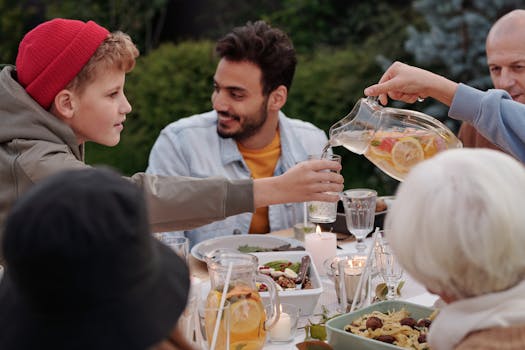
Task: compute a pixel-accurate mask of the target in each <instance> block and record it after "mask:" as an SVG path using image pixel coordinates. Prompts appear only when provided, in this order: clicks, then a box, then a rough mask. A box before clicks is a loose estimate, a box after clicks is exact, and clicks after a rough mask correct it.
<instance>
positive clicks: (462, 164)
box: [386, 149, 525, 350]
mask: <svg viewBox="0 0 525 350" xmlns="http://www.w3.org/2000/svg"><path fill="white" fill-rule="evenodd" d="M524 198H525V168H524V167H523V165H522V164H521V163H519V162H518V161H517V160H515V159H514V158H512V157H510V156H508V155H506V154H504V153H501V152H498V151H492V150H488V149H458V150H450V151H446V152H443V153H441V154H439V155H437V156H435V157H434V158H432V159H430V160H428V161H425V162H422V163H421V164H419V165H418V166H416V167H415V168H414V169H413V170H412V171H411V172H410V174H409V175H408V176H407V178H406V180H405V181H404V182H403V183H402V184H401V185H400V187H399V189H398V191H397V197H396V201H395V203H394V204H393V206H392V208H391V210H390V212H389V214H388V217H387V222H386V227H387V235H388V240H389V242H390V243H391V245H392V248H393V249H394V252H395V253H396V255H397V256H398V258H399V261H400V263H401V264H402V265H403V267H404V268H405V270H406V271H407V272H408V273H409V274H410V275H411V276H412V277H414V278H415V279H416V280H418V281H419V282H421V283H422V284H423V285H425V287H426V288H427V289H428V290H429V291H431V292H432V293H436V294H438V295H439V296H441V298H442V299H443V301H445V302H446V303H447V304H446V306H445V307H443V308H442V310H441V311H440V313H439V315H438V316H437V318H436V319H435V320H434V322H433V324H432V326H431V329H430V333H429V343H430V346H431V348H432V349H433V350H445V349H456V350H466V349H508V350H510V349H525V281H524V277H525V213H524V211H523V209H522V208H523V200H524Z"/></svg>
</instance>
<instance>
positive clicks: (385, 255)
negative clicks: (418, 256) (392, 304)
mask: <svg viewBox="0 0 525 350" xmlns="http://www.w3.org/2000/svg"><path fill="white" fill-rule="evenodd" d="M375 258H376V266H377V270H378V272H379V274H380V275H381V277H383V280H384V281H385V284H386V286H387V288H388V292H387V295H386V298H387V300H392V299H396V298H397V285H398V282H399V280H400V279H401V276H402V275H403V268H402V267H401V265H400V264H399V262H398V261H397V258H396V256H395V255H394V253H393V252H392V248H391V247H390V245H389V244H388V242H387V241H386V240H385V239H382V240H381V244H380V245H379V249H377V250H376V251H375Z"/></svg>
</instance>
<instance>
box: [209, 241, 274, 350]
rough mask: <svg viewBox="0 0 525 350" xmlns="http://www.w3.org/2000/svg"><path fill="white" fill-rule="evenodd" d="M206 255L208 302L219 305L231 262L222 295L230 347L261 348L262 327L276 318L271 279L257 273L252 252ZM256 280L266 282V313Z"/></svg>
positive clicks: (272, 322)
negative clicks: (227, 306) (227, 309)
mask: <svg viewBox="0 0 525 350" xmlns="http://www.w3.org/2000/svg"><path fill="white" fill-rule="evenodd" d="M210 255H211V256H210V257H208V258H206V263H207V265H208V273H209V275H210V283H211V289H210V293H209V294H208V297H207V305H208V306H215V307H216V306H218V305H220V300H221V297H222V292H223V289H224V284H225V281H226V280H227V275H228V269H229V266H230V264H231V275H230V279H229V283H228V293H227V295H226V300H227V301H229V303H230V349H254V350H259V349H262V348H263V346H264V342H265V340H266V331H267V330H269V329H270V328H271V327H273V325H274V324H275V323H276V322H277V320H278V318H279V299H278V295H277V289H276V288H275V283H274V281H273V279H272V278H270V277H269V276H265V275H263V274H259V273H258V268H259V262H258V259H257V257H255V256H254V255H251V254H243V253H236V252H231V251H220V250H218V251H215V252H214V253H213V254H210ZM256 280H258V281H261V282H264V283H265V284H266V285H267V286H268V291H269V294H270V307H269V308H267V310H270V312H271V314H270V315H268V317H267V315H266V312H265V307H264V305H263V303H262V300H261V296H260V295H259V292H258V289H257V287H256V284H255V282H256ZM213 323H214V322H213ZM217 350H219V349H217Z"/></svg>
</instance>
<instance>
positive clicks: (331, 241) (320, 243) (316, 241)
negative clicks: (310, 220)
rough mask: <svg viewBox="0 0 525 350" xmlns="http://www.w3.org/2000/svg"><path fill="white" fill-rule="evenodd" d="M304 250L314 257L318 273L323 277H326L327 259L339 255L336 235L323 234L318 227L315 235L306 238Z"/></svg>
mask: <svg viewBox="0 0 525 350" xmlns="http://www.w3.org/2000/svg"><path fill="white" fill-rule="evenodd" d="M304 248H305V249H306V251H307V252H309V253H310V255H311V256H312V258H313V261H314V264H315V267H316V268H317V271H319V273H320V274H321V275H326V271H325V268H324V266H323V262H324V260H325V259H326V257H328V256H334V255H336V253H337V238H336V235H335V234H334V233H331V232H321V228H320V227H319V226H317V229H316V232H315V233H311V234H309V235H306V236H305V237H304Z"/></svg>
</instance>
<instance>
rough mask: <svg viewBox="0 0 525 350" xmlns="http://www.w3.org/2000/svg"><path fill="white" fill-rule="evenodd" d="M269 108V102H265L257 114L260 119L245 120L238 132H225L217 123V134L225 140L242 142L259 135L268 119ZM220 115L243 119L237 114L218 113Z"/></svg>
mask: <svg viewBox="0 0 525 350" xmlns="http://www.w3.org/2000/svg"><path fill="white" fill-rule="evenodd" d="M267 106H268V100H265V101H264V102H263V103H262V105H261V108H260V109H259V113H257V115H258V117H257V118H255V119H253V118H245V119H244V123H242V124H240V128H239V129H238V130H237V131H225V130H221V128H220V122H219V123H217V133H218V134H219V136H220V137H222V138H224V139H229V138H232V139H234V140H235V141H242V140H246V139H248V138H250V137H252V136H253V135H255V134H257V133H258V132H259V130H261V128H262V127H263V125H264V123H265V122H266V120H267V119H268V111H267V109H266V107H267ZM217 113H219V114H220V115H224V116H228V117H231V118H235V119H237V120H239V121H240V120H241V118H240V117H239V116H238V115H235V114H229V113H223V112H217Z"/></svg>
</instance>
